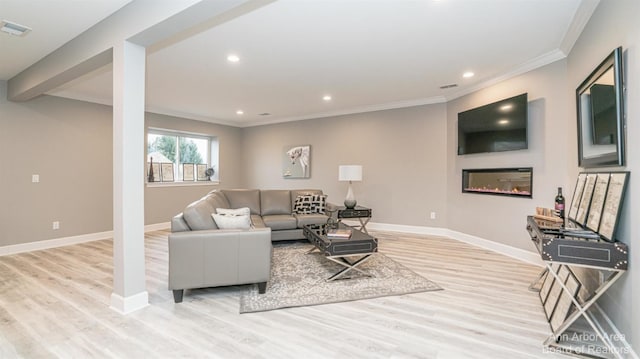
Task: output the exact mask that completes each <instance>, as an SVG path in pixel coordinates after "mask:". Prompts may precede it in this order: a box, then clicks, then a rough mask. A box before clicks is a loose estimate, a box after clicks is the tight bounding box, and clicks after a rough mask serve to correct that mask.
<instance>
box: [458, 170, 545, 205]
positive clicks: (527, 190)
mask: <svg viewBox="0 0 640 359" xmlns="http://www.w3.org/2000/svg"><path fill="white" fill-rule="evenodd" d="M532 187H533V168H532V167H524V168H489V169H467V170H462V192H466V193H478V194H491V195H499V196H513V197H527V198H531V194H532Z"/></svg>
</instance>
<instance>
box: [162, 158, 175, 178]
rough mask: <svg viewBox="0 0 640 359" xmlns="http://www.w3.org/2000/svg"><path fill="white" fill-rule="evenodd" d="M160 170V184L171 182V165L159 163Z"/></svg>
mask: <svg viewBox="0 0 640 359" xmlns="http://www.w3.org/2000/svg"><path fill="white" fill-rule="evenodd" d="M160 169H161V172H162V182H173V181H174V176H173V163H171V162H163V163H160Z"/></svg>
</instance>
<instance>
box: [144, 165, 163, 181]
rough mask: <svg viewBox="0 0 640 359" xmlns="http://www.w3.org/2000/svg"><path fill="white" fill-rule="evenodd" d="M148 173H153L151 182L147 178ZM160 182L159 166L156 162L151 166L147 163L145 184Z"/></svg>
mask: <svg viewBox="0 0 640 359" xmlns="http://www.w3.org/2000/svg"><path fill="white" fill-rule="evenodd" d="M151 171H153V172H151ZM150 173H153V179H152V180H151V176H149V174H150ZM160 181H162V176H161V174H160V164H159V163H158V162H153V163H151V164H150V163H149V162H147V182H160Z"/></svg>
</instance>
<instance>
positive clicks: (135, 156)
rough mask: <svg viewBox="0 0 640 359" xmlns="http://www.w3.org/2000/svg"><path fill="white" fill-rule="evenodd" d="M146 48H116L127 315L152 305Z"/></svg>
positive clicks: (116, 215) (116, 176)
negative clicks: (146, 228) (146, 173)
mask: <svg viewBox="0 0 640 359" xmlns="http://www.w3.org/2000/svg"><path fill="white" fill-rule="evenodd" d="M145 61H146V52H145V48H144V47H142V46H139V45H136V44H133V43H130V42H127V41H123V42H121V43H119V44H117V45H116V46H115V47H114V48H113V293H112V294H111V308H112V309H114V310H116V311H118V312H120V313H122V314H127V313H131V312H133V311H136V310H138V309H140V308H143V307H145V306H147V305H149V298H148V293H147V291H146V285H145V263H144V260H145V258H144V143H145V141H144V105H145V94H144V93H145Z"/></svg>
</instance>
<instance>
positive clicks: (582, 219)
mask: <svg viewBox="0 0 640 359" xmlns="http://www.w3.org/2000/svg"><path fill="white" fill-rule="evenodd" d="M597 176H598V175H597V174H596V173H587V179H586V182H585V185H584V191H583V192H582V197H581V198H580V205H579V207H578V214H576V219H575V222H576V223H578V224H579V225H581V226H583V227H584V225H585V223H586V222H587V216H588V215H589V208H590V206H591V196H592V195H593V188H594V187H595V184H596V178H597Z"/></svg>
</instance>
